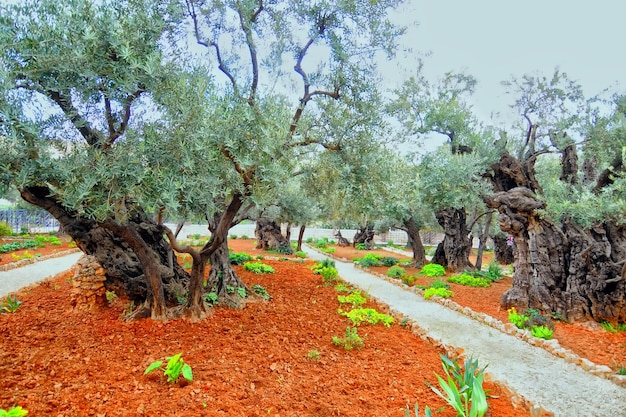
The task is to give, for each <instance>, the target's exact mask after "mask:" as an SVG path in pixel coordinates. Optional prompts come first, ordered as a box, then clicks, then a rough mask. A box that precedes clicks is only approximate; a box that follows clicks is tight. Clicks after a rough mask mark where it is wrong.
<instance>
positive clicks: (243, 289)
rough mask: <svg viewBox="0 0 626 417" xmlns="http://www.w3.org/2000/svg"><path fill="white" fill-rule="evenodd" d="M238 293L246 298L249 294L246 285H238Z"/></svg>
mask: <svg viewBox="0 0 626 417" xmlns="http://www.w3.org/2000/svg"><path fill="white" fill-rule="evenodd" d="M237 294H239V296H240V297H241V298H246V297H247V296H248V294H247V292H246V287H237Z"/></svg>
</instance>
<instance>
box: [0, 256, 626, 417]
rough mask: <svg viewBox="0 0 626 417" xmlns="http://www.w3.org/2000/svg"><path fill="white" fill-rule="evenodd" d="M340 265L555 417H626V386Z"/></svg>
mask: <svg viewBox="0 0 626 417" xmlns="http://www.w3.org/2000/svg"><path fill="white" fill-rule="evenodd" d="M307 249H308V248H307ZM307 252H308V254H309V257H310V258H312V259H315V260H318V259H323V258H324V257H325V256H323V255H321V254H319V253H318V252H315V251H313V250H307ZM81 255H82V254H81V253H80V252H79V253H75V254H71V255H68V256H64V257H61V258H54V259H50V260H46V261H40V262H37V263H34V264H32V265H27V266H24V267H22V268H18V269H13V270H9V271H6V272H0V297H5V296H6V295H7V294H9V293H11V292H14V291H17V290H18V289H19V288H21V287H24V286H26V285H30V284H33V283H36V282H39V281H42V280H43V279H45V278H47V277H50V276H53V275H55V274H57V273H59V272H63V271H65V270H67V269H69V268H70V267H71V266H72V265H74V263H75V262H76V261H77V260H78V258H80V256H81ZM336 266H337V270H338V271H339V275H340V276H341V277H342V278H343V279H344V280H345V281H347V282H349V283H350V284H353V285H355V286H358V287H359V288H361V289H363V290H365V291H367V292H368V293H369V294H370V295H372V296H373V297H375V298H376V299H377V300H378V301H380V302H382V303H385V304H387V305H388V306H389V307H390V308H391V309H393V310H394V311H396V312H397V313H399V314H402V315H405V316H407V317H409V318H410V319H411V320H412V321H414V322H415V323H416V324H417V325H418V326H419V327H420V328H422V329H423V330H424V331H426V332H427V333H428V335H429V336H430V337H432V338H433V339H436V340H439V341H441V342H442V343H445V344H446V345H449V346H452V347H455V348H462V349H463V350H464V353H465V354H466V355H471V356H473V357H475V358H477V359H478V360H479V363H480V365H481V366H484V365H488V368H487V372H488V373H489V374H490V375H491V377H492V378H493V379H494V380H496V381H499V382H502V383H504V384H505V385H506V386H507V387H509V388H510V389H511V390H513V391H514V392H516V393H517V394H519V395H521V396H523V397H524V398H526V399H527V400H528V401H530V402H531V403H532V404H534V405H535V408H537V409H540V408H543V409H545V410H547V411H549V412H551V413H553V414H554V415H555V416H556V417H578V416H580V417H626V388H622V387H620V386H618V385H616V384H614V383H612V382H611V381H609V380H607V379H604V378H601V377H597V376H594V375H592V374H590V373H588V372H585V371H583V370H582V369H581V368H579V367H578V366H575V365H573V364H570V363H568V362H566V361H565V360H563V359H560V358H557V357H555V356H553V355H551V354H550V353H548V352H546V351H544V350H543V349H540V348H537V347H533V346H531V345H529V344H528V343H526V342H524V341H522V340H519V339H517V338H516V337H513V336H510V335H507V334H504V333H501V332H499V331H498V330H496V329H494V328H492V327H489V326H486V325H484V324H482V323H480V322H478V321H475V320H472V319H470V318H468V317H467V316H464V315H463V314H461V313H458V312H456V311H453V310H450V309H447V308H445V307H443V306H441V305H440V304H437V303H434V302H430V301H426V300H424V299H423V298H422V297H421V296H419V295H417V294H415V293H413V292H409V291H405V290H403V289H402V288H400V287H398V286H396V285H393V284H391V283H389V282H387V281H385V280H383V279H380V278H377V277H375V276H374V275H371V274H368V273H366V272H364V271H361V270H359V269H357V268H355V267H354V266H353V265H352V264H350V263H347V262H339V261H336Z"/></svg>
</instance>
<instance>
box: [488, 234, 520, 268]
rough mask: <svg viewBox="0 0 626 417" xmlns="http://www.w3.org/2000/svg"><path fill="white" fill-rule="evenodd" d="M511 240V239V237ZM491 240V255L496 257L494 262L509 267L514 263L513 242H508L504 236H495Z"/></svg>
mask: <svg viewBox="0 0 626 417" xmlns="http://www.w3.org/2000/svg"><path fill="white" fill-rule="evenodd" d="M511 238H513V237H512V236H511ZM491 240H493V253H494V255H495V257H496V261H497V262H498V263H501V264H505V265H509V264H512V263H513V262H514V261H515V257H514V254H513V251H514V249H515V241H514V240H513V239H511V240H509V238H507V237H506V236H503V235H496V236H491Z"/></svg>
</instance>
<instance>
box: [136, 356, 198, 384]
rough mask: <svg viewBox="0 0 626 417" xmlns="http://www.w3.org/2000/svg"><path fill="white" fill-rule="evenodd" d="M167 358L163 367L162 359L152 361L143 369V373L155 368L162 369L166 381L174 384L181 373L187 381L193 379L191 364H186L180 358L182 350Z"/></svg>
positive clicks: (145, 373)
mask: <svg viewBox="0 0 626 417" xmlns="http://www.w3.org/2000/svg"><path fill="white" fill-rule="evenodd" d="M166 359H167V365H166V366H165V367H163V361H155V362H152V363H151V364H150V365H149V366H148V367H147V368H146V370H145V371H144V373H143V374H144V375H147V374H149V373H150V372H152V371H155V370H157V369H159V370H161V371H163V375H165V376H166V377H167V382H169V383H170V384H175V383H177V382H178V378H180V376H181V375H182V376H183V378H185V379H186V380H187V381H193V372H192V370H191V366H189V364H186V363H185V361H184V360H183V358H182V352H181V353H178V354H176V355H174V356H170V357H168V358H166Z"/></svg>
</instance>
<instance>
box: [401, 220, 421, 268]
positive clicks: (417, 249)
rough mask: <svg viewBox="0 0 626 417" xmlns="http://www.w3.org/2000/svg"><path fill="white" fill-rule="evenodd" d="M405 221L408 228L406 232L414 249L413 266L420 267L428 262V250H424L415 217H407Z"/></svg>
mask: <svg viewBox="0 0 626 417" xmlns="http://www.w3.org/2000/svg"><path fill="white" fill-rule="evenodd" d="M403 223H404V227H405V228H406V234H407V235H408V237H409V238H408V241H409V243H410V244H411V249H412V250H413V259H412V260H411V266H412V267H413V268H417V267H420V266H422V265H424V264H426V250H424V245H423V244H422V237H421V236H420V229H419V226H418V225H417V223H416V222H415V219H414V218H413V217H409V218H408V219H405V220H404V221H403Z"/></svg>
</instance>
